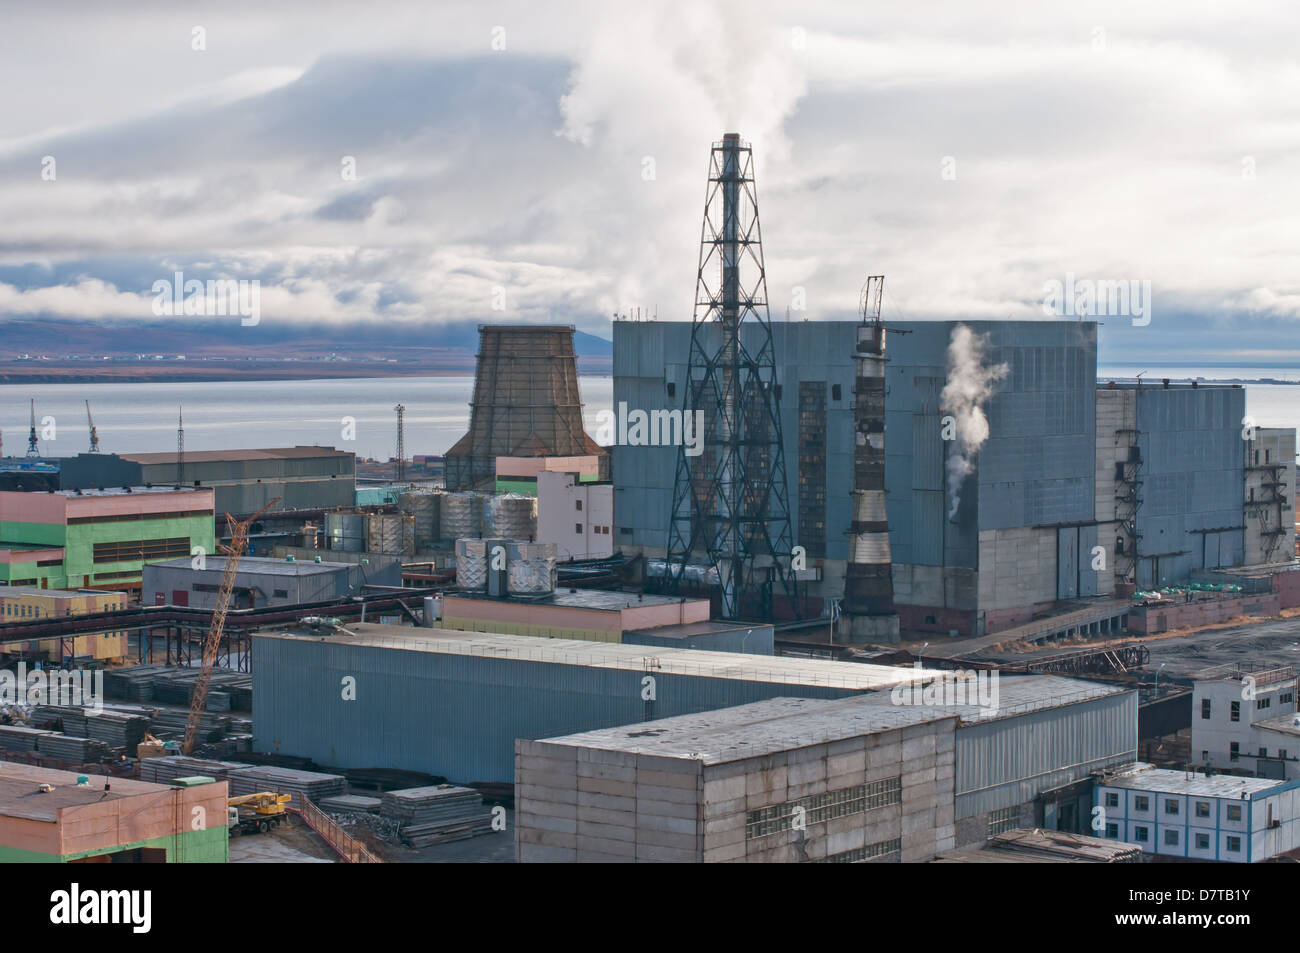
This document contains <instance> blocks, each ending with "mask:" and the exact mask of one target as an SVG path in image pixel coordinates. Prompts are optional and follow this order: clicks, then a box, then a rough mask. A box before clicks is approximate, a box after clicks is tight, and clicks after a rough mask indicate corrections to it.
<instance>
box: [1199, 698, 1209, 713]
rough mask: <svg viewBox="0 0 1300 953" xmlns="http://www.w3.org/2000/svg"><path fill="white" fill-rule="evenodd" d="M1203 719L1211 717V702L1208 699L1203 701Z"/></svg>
mask: <svg viewBox="0 0 1300 953" xmlns="http://www.w3.org/2000/svg"><path fill="white" fill-rule="evenodd" d="M1201 717H1202V718H1209V717H1210V700H1209V699H1208V698H1202V699H1201Z"/></svg>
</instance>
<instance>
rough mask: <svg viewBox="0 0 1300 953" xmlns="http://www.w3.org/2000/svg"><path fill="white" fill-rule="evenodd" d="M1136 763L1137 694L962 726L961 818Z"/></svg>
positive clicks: (958, 787)
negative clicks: (1106, 768)
mask: <svg viewBox="0 0 1300 953" xmlns="http://www.w3.org/2000/svg"><path fill="white" fill-rule="evenodd" d="M1136 757H1137V694H1136V693H1135V692H1125V693H1124V694H1122V695H1109V696H1106V697H1103V698H1094V699H1088V700H1086V701H1082V702H1078V703H1076V704H1073V705H1065V706H1062V707H1060V708H1048V709H1043V710H1040V711H1033V712H1028V713H1026V714H1023V715H1016V716H1012V717H1009V718H1002V719H997V720H993V721H985V722H980V723H977V724H973V725H960V726H958V728H957V780H956V787H955V793H956V799H957V817H958V818H959V819H960V818H963V817H973V816H975V815H978V814H984V813H986V812H988V811H994V810H997V809H998V808H1004V807H1012V806H1014V805H1017V804H1024V803H1026V802H1027V801H1032V800H1033V799H1034V797H1035V796H1037V795H1038V793H1039V792H1041V791H1046V790H1049V789H1051V788H1054V787H1059V786H1061V785H1063V784H1069V783H1070V782H1072V781H1078V780H1081V779H1083V778H1085V777H1087V776H1088V774H1089V773H1090V772H1092V771H1094V770H1096V769H1097V768H1100V767H1103V766H1106V765H1111V764H1120V763H1124V762H1128V761H1133V760H1135V759H1136Z"/></svg>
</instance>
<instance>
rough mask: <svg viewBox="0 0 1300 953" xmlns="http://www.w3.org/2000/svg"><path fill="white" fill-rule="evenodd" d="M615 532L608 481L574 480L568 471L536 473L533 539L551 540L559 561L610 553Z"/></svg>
mask: <svg viewBox="0 0 1300 953" xmlns="http://www.w3.org/2000/svg"><path fill="white" fill-rule="evenodd" d="M615 532H616V531H615V529H614V487H613V485H612V484H609V483H597V484H587V483H577V482H576V481H575V476H574V474H572V473H551V472H545V471H543V472H541V473H538V474H537V541H538V542H539V543H555V545H556V549H557V556H558V557H559V558H560V559H561V560H567V559H603V558H605V557H607V556H612V555H614V545H615V544H614V533H615Z"/></svg>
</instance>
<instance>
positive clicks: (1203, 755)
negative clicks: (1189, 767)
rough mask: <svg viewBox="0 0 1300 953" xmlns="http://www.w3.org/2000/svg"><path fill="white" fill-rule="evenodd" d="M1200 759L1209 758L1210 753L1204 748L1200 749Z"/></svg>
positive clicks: (1205, 759)
mask: <svg viewBox="0 0 1300 953" xmlns="http://www.w3.org/2000/svg"><path fill="white" fill-rule="evenodd" d="M1201 760H1202V761H1209V760H1210V753H1209V752H1208V751H1206V750H1205V749H1204V748H1202V749H1201Z"/></svg>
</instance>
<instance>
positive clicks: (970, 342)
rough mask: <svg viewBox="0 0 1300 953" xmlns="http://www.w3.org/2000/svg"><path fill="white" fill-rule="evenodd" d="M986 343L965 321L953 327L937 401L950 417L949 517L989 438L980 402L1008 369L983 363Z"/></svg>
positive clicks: (959, 504) (949, 517) (988, 396)
mask: <svg viewBox="0 0 1300 953" xmlns="http://www.w3.org/2000/svg"><path fill="white" fill-rule="evenodd" d="M985 343H986V341H985V338H984V337H982V336H981V335H978V334H976V333H975V332H973V331H972V330H971V329H970V328H968V327H967V326H966V325H964V324H959V325H957V326H956V327H955V328H953V329H952V340H951V341H949V342H948V382H947V383H946V384H944V385H943V393H942V394H940V395H939V405H940V408H941V409H942V411H943V412H944V413H945V414H948V415H951V416H952V418H953V422H952V424H951V425H950V426H951V428H952V438H951V439H952V447H951V448H950V449H949V451H948V519H950V520H955V519H956V518H957V510H958V509H959V508H960V507H961V484H962V481H963V480H965V479H966V477H968V476H970V475H971V474H972V473H974V472H975V455H976V454H977V453H979V449H980V447H982V446H983V445H984V441H986V440H988V438H989V419H988V418H987V417H986V416H984V408H983V406H982V405H983V403H984V402H985V401H987V400H988V399H989V398H990V397H991V396H993V385H994V384H995V383H996V382H997V381H1000V380H1002V378H1004V377H1006V376H1007V374H1008V373H1009V372H1010V370H1011V369H1010V368H1009V367H1008V366H1007V365H1006V364H997V365H995V366H992V367H986V366H985V365H984V345H985ZM945 423H946V422H945ZM944 436H945V437H946V436H947V433H946V432H945V434H944Z"/></svg>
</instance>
